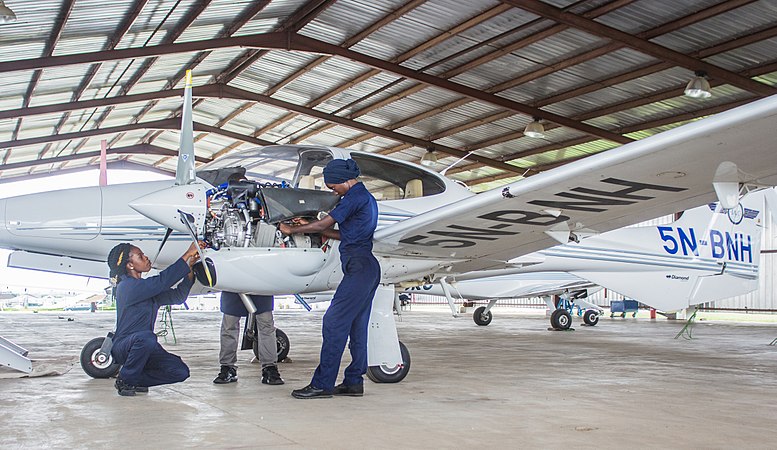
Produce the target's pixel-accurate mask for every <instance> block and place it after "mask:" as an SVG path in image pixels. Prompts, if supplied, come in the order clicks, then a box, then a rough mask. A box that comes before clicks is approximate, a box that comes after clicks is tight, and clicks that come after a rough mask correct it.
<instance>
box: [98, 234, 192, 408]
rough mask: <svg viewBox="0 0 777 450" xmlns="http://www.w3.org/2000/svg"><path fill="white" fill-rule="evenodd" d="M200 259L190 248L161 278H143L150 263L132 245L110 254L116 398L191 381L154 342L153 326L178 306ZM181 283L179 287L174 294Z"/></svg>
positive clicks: (181, 364)
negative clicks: (164, 309) (164, 310)
mask: <svg viewBox="0 0 777 450" xmlns="http://www.w3.org/2000/svg"><path fill="white" fill-rule="evenodd" d="M198 259H199V253H198V251H197V246H196V245H195V244H192V245H191V247H189V249H188V250H187V251H186V253H184V254H183V256H181V258H180V259H179V260H178V261H176V262H175V263H174V264H172V265H171V266H170V267H168V268H166V269H165V270H163V271H161V272H160V273H159V275H157V276H153V277H149V278H142V275H143V274H144V273H145V272H148V271H149V270H151V261H150V260H149V259H148V257H147V256H146V255H144V254H143V252H142V251H141V250H140V249H139V248H137V247H135V246H134V245H131V244H127V243H124V244H119V245H117V246H116V247H114V248H113V249H112V250H111V252H110V254H108V267H110V269H111V278H113V279H115V280H116V283H117V285H116V288H115V289H116V334H115V336H114V338H113V349H112V350H111V354H112V355H113V358H114V359H115V360H116V362H118V363H119V364H123V366H122V368H121V371H119V376H118V378H116V390H118V391H119V395H125V396H131V395H135V392H148V387H149V386H159V385H162V384H172V383H178V382H181V381H183V380H185V379H187V378H189V367H188V366H187V365H186V364H185V363H184V362H183V361H181V358H180V357H178V356H176V355H173V354H172V353H168V352H167V351H165V349H163V348H162V346H161V345H159V342H157V336H156V334H154V323H155V322H156V316H157V311H158V310H159V307H160V306H162V305H180V304H182V303H183V302H184V301H186V297H187V296H188V295H189V290H190V289H191V288H192V285H193V284H194V275H193V273H192V271H191V267H192V265H193V264H194V263H196V262H197V260H198ZM179 281H180V284H178V287H176V288H175V289H172V286H174V285H175V284H176V283H178V282H179Z"/></svg>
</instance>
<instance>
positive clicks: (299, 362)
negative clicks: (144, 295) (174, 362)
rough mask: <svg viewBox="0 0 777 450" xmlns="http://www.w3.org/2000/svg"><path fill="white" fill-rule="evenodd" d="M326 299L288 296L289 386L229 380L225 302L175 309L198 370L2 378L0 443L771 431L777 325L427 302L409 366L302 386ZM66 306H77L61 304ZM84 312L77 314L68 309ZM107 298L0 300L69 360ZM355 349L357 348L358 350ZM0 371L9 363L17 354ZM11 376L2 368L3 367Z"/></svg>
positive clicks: (505, 441)
mask: <svg viewBox="0 0 777 450" xmlns="http://www.w3.org/2000/svg"><path fill="white" fill-rule="evenodd" d="M321 316H322V312H312V313H306V312H304V311H290V310H283V311H278V312H277V314H276V324H277V325H278V326H279V327H280V328H282V329H283V330H284V331H285V332H286V333H287V334H288V335H289V338H290V339H291V342H292V348H291V353H290V356H291V358H292V359H293V362H292V363H286V364H282V365H281V373H282V375H283V377H284V378H285V380H286V385H284V386H266V385H262V384H261V383H260V382H259V368H258V367H257V365H256V364H249V361H250V359H251V357H252V355H251V352H250V351H243V352H241V353H240V364H241V366H240V369H239V375H240V381H239V382H238V383H236V384H232V385H226V386H217V385H214V384H213V383H212V379H213V377H214V376H215V375H216V373H217V371H218V364H217V361H216V360H217V353H218V326H219V320H220V315H219V314H218V313H217V312H175V313H174V320H175V322H174V323H175V329H176V335H177V338H178V344H177V345H172V344H165V346H166V347H167V348H168V349H169V350H170V351H172V352H174V353H177V354H179V355H181V356H182V357H183V359H184V361H186V362H187V363H188V364H189V366H190V367H191V373H192V376H191V378H190V379H189V380H187V381H186V382H184V383H181V384H177V385H172V386H165V387H157V388H151V392H150V393H149V394H146V395H138V396H137V397H134V398H125V397H119V396H118V395H116V391H115V389H114V388H113V380H96V379H91V378H89V377H88V376H87V375H86V374H84V372H83V371H82V370H81V368H80V367H79V366H78V365H77V364H76V365H75V366H74V367H73V368H72V369H71V370H70V371H69V372H67V373H65V374H64V375H61V376H49V377H39V378H3V379H0V429H1V430H2V433H0V448H3V449H9V448H42V447H47V448H133V449H134V448H155V449H159V448H190V447H205V448H284V449H286V448H288V449H295V448H306V449H307V448H338V449H340V448H386V449H389V448H390V449H396V448H466V447H483V448H562V447H570V446H571V447H574V448H626V447H642V448H645V447H651V448H659V447H660V448H732V447H739V448H774V446H775V443H776V442H777V427H775V425H774V424H775V422H777V402H776V401H775V399H777V377H775V373H777V347H771V346H769V345H768V344H769V342H771V340H772V339H774V338H775V337H777V326H774V325H771V326H769V325H752V324H748V325H745V324H740V325H737V324H721V323H717V324H713V323H709V322H701V323H699V324H698V325H696V327H695V328H694V333H693V336H694V338H695V339H693V340H684V339H673V337H674V336H675V334H676V333H677V332H678V331H679V330H680V328H681V327H682V323H678V322H667V321H666V320H662V319H659V320H657V321H650V320H646V319H631V318H627V319H620V318H616V319H610V318H608V317H606V318H602V320H601V321H600V324H599V325H598V326H596V327H581V326H578V324H577V321H576V322H575V326H576V330H575V331H573V332H550V331H547V327H548V322H547V320H546V319H545V318H544V317H540V316H532V317H527V316H526V315H521V314H517V313H510V312H507V311H503V310H502V309H499V308H497V309H496V310H495V318H494V321H493V322H492V323H491V325H489V326H488V327H478V326H476V325H474V323H473V322H472V320H471V318H470V317H469V316H467V317H461V318H459V319H452V318H451V317H450V316H448V315H446V313H445V312H444V310H443V309H437V310H430V309H421V308H418V307H414V309H413V310H412V311H410V312H406V313H405V314H404V315H403V318H402V322H401V323H399V324H398V328H399V332H400V337H401V339H402V341H403V342H405V343H406V344H407V346H408V347H409V349H410V352H411V357H412V369H411V371H410V374H409V375H408V377H407V378H406V379H405V380H404V381H403V382H401V383H399V384H382V385H379V384H374V383H371V382H369V381H368V382H367V383H366V385H365V391H366V393H365V396H364V397H362V398H332V399H318V400H296V399H293V398H292V397H291V396H290V392H291V390H292V389H293V388H298V387H302V386H304V385H306V384H307V383H308V381H309V379H310V376H311V374H312V372H313V370H314V369H315V366H316V364H317V360H318V350H319V342H320V338H319V333H320V322H321ZM58 317H64V318H58ZM68 317H72V318H74V319H75V320H73V321H68V320H67V318H68ZM113 324H114V315H113V314H112V313H108V312H105V313H94V314H90V313H88V312H84V313H65V314H63V313H59V314H56V313H40V314H32V313H0V330H2V332H1V334H2V335H3V336H5V337H6V338H9V339H11V340H13V341H15V342H16V343H17V344H19V345H22V346H23V347H26V348H27V349H28V350H30V356H31V357H32V358H33V359H34V360H36V361H35V362H34V363H33V365H41V364H42V363H46V362H48V363H51V364H52V365H53V366H56V365H59V366H60V367H64V366H67V362H68V361H74V360H75V359H76V358H77V356H78V354H79V352H80V349H81V346H82V345H83V344H84V343H86V342H87V341H88V340H89V339H91V338H93V337H96V336H100V335H104V334H105V333H106V332H107V331H109V330H110V329H112V327H113ZM346 359H347V357H346ZM0 375H2V376H5V377H8V376H12V372H11V371H9V370H7V369H4V368H3V369H0ZM0 378H2V377H0Z"/></svg>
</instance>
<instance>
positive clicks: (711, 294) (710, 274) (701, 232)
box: [573, 188, 777, 311]
mask: <svg viewBox="0 0 777 450" xmlns="http://www.w3.org/2000/svg"><path fill="white" fill-rule="evenodd" d="M775 206H777V193H775V190H774V189H771V188H770V189H762V190H759V191H755V192H751V193H749V194H747V195H746V196H744V197H743V198H742V199H741V201H740V204H739V205H737V206H736V207H735V208H732V209H730V210H723V209H722V208H721V206H720V205H719V204H718V203H711V204H709V205H704V206H700V207H698V208H695V209H692V210H689V211H686V212H685V213H684V214H683V215H682V216H681V217H680V218H679V219H678V220H676V221H675V222H673V223H671V224H668V225H659V226H649V227H638V228H626V229H621V230H616V231H613V232H610V233H605V234H602V235H600V236H595V237H592V238H589V239H586V240H584V241H583V242H582V243H581V244H580V245H579V246H576V248H577V249H578V251H582V252H585V251H588V252H590V254H589V255H588V257H589V258H591V259H593V260H595V259H596V258H594V256H596V255H595V254H596V252H599V253H600V255H602V259H605V256H604V255H605V254H607V253H609V256H607V257H606V259H608V262H607V263H597V262H595V261H592V263H591V265H590V268H589V269H585V268H583V269H582V270H576V271H573V273H574V274H575V275H577V276H580V277H582V278H585V279H588V280H590V281H592V282H594V283H597V284H599V285H601V286H604V287H606V288H608V289H612V290H614V291H616V292H619V293H621V294H623V295H625V296H627V297H631V298H633V299H635V300H638V301H640V302H642V303H645V304H647V305H649V306H652V307H654V308H656V309H659V310H662V311H675V310H679V309H684V308H687V307H688V306H691V305H695V304H699V303H704V302H711V301H715V300H721V299H724V298H728V297H733V296H737V295H742V294H746V293H748V292H751V291H753V290H755V289H757V288H758V271H759V265H760V255H761V235H762V230H763V227H764V225H765V222H766V220H767V219H766V213H767V211H770V212H773V211H775V210H774V207H775ZM604 264H609V265H607V266H606V267H607V268H606V270H602V268H603V267H605V266H604Z"/></svg>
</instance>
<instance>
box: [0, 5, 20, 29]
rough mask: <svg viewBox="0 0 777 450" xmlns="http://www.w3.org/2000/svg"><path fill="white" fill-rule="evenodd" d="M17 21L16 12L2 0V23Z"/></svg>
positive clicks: (0, 10)
mask: <svg viewBox="0 0 777 450" xmlns="http://www.w3.org/2000/svg"><path fill="white" fill-rule="evenodd" d="M11 22H16V13H14V12H13V11H11V8H9V7H7V6H5V1H3V0H0V24H3V23H11Z"/></svg>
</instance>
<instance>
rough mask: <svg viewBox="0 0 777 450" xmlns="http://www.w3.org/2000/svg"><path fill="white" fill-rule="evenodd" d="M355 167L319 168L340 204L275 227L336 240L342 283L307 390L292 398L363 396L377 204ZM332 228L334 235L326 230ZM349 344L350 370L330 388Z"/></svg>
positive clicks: (375, 271) (349, 163) (376, 269)
mask: <svg viewBox="0 0 777 450" xmlns="http://www.w3.org/2000/svg"><path fill="white" fill-rule="evenodd" d="M359 173H360V172H359V166H357V165H356V162H355V161H354V160H352V159H345V160H343V159H335V160H333V161H330V162H329V164H327V165H326V167H325V168H324V183H326V186H327V187H328V188H329V189H332V190H333V191H334V192H335V193H336V194H337V195H339V196H341V197H342V199H341V200H340V202H339V203H338V204H337V206H335V208H334V209H333V210H332V211H331V212H330V213H329V215H328V216H326V217H324V218H323V219H321V220H317V221H313V222H310V223H304V221H300V220H298V221H297V222H296V223H297V225H296V226H289V225H286V224H281V225H280V230H281V232H282V233H284V234H297V233H321V234H322V235H324V236H325V237H329V238H333V239H339V240H340V263H341V266H342V269H343V280H342V281H341V282H340V285H339V286H338V287H337V291H335V295H334V297H333V298H332V303H331V305H330V306H329V308H328V309H327V311H326V314H324V321H323V326H322V330H321V334H322V335H323V342H322V344H321V358H320V361H319V364H318V367H317V368H316V372H315V373H314V374H313V379H312V380H311V381H310V384H309V385H307V386H305V387H304V388H301V389H295V390H294V391H292V393H291V395H292V396H293V397H295V398H303V399H307V398H326V397H332V395H348V396H354V397H359V396H362V395H363V394H364V379H363V375H364V374H365V373H366V372H367V328H368V326H369V319H370V311H371V309H372V298H373V297H374V296H375V290H376V289H377V288H378V284H379V283H380V265H379V264H378V260H377V259H375V256H373V254H372V236H373V233H374V232H375V227H376V226H377V224H378V204H377V203H376V201H375V197H373V196H372V194H370V193H369V191H367V188H366V187H365V186H364V184H363V183H361V182H360V181H358V180H356V178H357V177H358V176H359ZM335 223H337V224H338V225H339V230H335V229H334V228H332V227H333V226H334V225H335ZM348 338H350V350H351V364H350V365H348V367H347V368H346V369H345V378H344V379H343V382H342V383H341V384H339V385H337V386H335V381H336V379H337V373H338V371H339V368H340V359H341V358H342V355H343V351H344V350H345V343H346V340H347V339H348Z"/></svg>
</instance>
